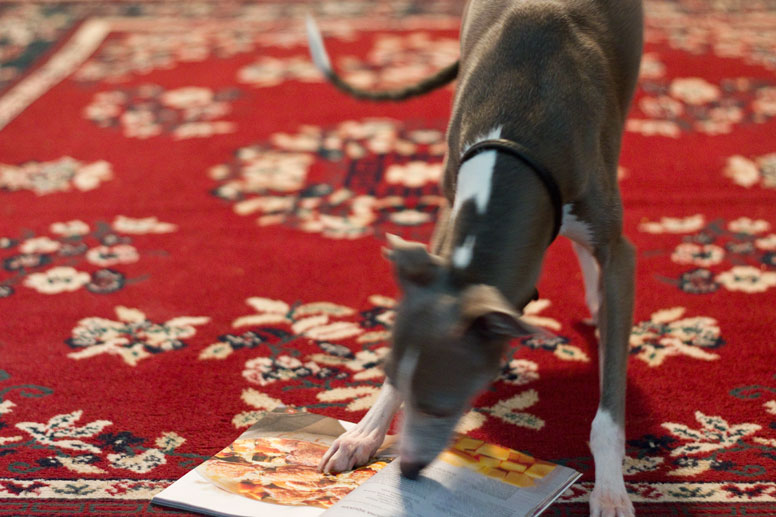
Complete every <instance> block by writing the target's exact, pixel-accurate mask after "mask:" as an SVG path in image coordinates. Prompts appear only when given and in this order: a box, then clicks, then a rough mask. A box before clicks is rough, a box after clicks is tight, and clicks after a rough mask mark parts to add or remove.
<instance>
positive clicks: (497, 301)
mask: <svg viewBox="0 0 776 517" xmlns="http://www.w3.org/2000/svg"><path fill="white" fill-rule="evenodd" d="M461 319H462V322H463V324H464V326H465V328H466V329H467V330H468V329H473V330H475V331H477V332H478V333H480V334H483V335H484V336H485V337H488V338H490V339H507V338H512V337H518V336H525V335H528V334H533V333H534V329H533V327H532V326H530V325H527V324H526V323H525V322H523V321H522V320H521V319H520V316H519V314H518V313H517V311H515V309H514V307H512V306H511V305H510V303H509V302H508V301H507V300H506V299H505V298H504V296H503V295H502V294H501V292H500V291H499V290H498V289H496V288H495V287H493V286H490V285H485V284H477V285H472V286H469V287H467V288H466V289H464V290H463V292H462V293H461Z"/></svg>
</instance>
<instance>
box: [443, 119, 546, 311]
mask: <svg viewBox="0 0 776 517" xmlns="http://www.w3.org/2000/svg"><path fill="white" fill-rule="evenodd" d="M493 136H494V135H490V134H489V137H493ZM480 140H481V139H480ZM455 189H456V194H455V203H454V205H453V208H452V212H451V215H450V223H451V224H450V225H449V227H448V228H449V230H448V232H449V234H448V236H447V238H446V239H445V240H446V241H447V243H448V245H447V246H446V249H445V250H443V255H444V256H445V258H447V259H448V263H449V264H450V274H451V279H452V280H453V282H454V283H456V284H460V285H468V284H476V283H484V284H488V285H493V286H495V287H497V288H498V289H499V290H500V291H501V293H502V294H503V295H504V296H505V297H506V298H507V299H508V300H509V301H510V302H512V303H513V304H514V305H515V306H516V307H518V308H521V307H523V306H524V305H525V304H526V303H527V302H528V301H529V300H530V299H531V298H532V296H533V293H534V288H535V285H536V282H537V281H538V278H539V274H540V272H541V263H542V259H543V257H544V252H545V250H546V248H547V246H548V244H549V242H550V240H551V238H552V237H553V228H554V224H555V217H556V216H555V210H554V205H553V202H552V200H551V197H550V195H549V194H548V192H547V188H546V186H545V185H544V184H543V183H542V181H541V180H540V179H539V177H538V176H537V175H536V172H535V171H534V170H532V168H531V166H529V165H528V164H527V163H525V162H524V161H522V160H520V159H519V158H517V157H515V156H513V155H511V154H509V153H504V152H499V151H497V150H485V151H483V152H481V153H479V154H477V155H475V156H473V157H471V158H470V159H468V160H466V161H465V162H463V163H462V164H461V165H460V167H459V171H458V174H457V181H456V186H455Z"/></svg>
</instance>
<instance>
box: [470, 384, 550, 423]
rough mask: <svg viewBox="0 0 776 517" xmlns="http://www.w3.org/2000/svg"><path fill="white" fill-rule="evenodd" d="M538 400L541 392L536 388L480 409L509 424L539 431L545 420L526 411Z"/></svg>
mask: <svg viewBox="0 0 776 517" xmlns="http://www.w3.org/2000/svg"><path fill="white" fill-rule="evenodd" d="M537 402H539V393H538V392H537V391H536V390H534V389H530V390H526V391H523V392H520V393H518V394H517V395H514V396H512V397H510V398H508V399H506V400H501V401H499V402H497V403H496V404H495V405H493V406H490V407H486V408H483V409H481V410H479V411H481V412H482V413H483V414H487V415H491V416H494V417H496V418H499V419H501V420H503V421H504V422H506V423H508V424H513V425H516V426H518V427H525V428H528V429H533V430H534V431H539V430H541V429H542V428H543V427H544V424H545V422H544V420H543V419H541V418H539V417H538V416H536V415H533V414H531V413H527V412H525V411H524V410H525V409H528V408H530V407H531V406H534V405H535V404H536V403H537Z"/></svg>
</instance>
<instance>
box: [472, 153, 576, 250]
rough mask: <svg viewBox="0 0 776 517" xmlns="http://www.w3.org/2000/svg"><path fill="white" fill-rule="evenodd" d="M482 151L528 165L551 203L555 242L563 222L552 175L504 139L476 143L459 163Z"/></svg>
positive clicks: (529, 154) (556, 186) (532, 158)
mask: <svg viewBox="0 0 776 517" xmlns="http://www.w3.org/2000/svg"><path fill="white" fill-rule="evenodd" d="M484 151H497V152H502V153H507V154H510V155H512V156H514V157H515V158H517V159H518V160H520V161H522V162H523V163H525V164H526V165H528V167H529V168H530V169H531V170H532V171H533V172H534V173H535V174H536V176H537V177H538V178H539V179H540V180H541V182H542V185H544V188H545V189H546V190H547V194H548V195H549V196H550V201H551V202H552V207H553V210H554V212H555V225H554V227H553V230H552V237H551V238H550V243H552V242H553V241H554V240H555V237H557V236H558V233H560V225H561V222H562V221H563V198H562V197H561V194H560V189H559V188H558V184H557V183H556V182H555V178H554V177H553V176H552V173H551V172H550V171H549V170H548V169H547V168H546V167H544V166H543V165H542V164H541V163H540V162H539V161H538V160H537V159H536V158H534V157H533V156H532V155H531V153H530V152H529V151H528V149H526V148H525V147H524V146H522V145H520V144H518V143H517V142H513V141H512V140H507V139H506V138H494V139H490V140H482V141H480V142H477V143H476V144H474V145H472V146H471V147H469V148H468V149H467V150H466V152H465V153H463V156H462V157H461V162H460V163H461V165H463V163H464V162H465V161H466V160H469V159H470V158H473V157H475V156H476V155H478V154H479V153H481V152H484ZM459 167H460V166H459Z"/></svg>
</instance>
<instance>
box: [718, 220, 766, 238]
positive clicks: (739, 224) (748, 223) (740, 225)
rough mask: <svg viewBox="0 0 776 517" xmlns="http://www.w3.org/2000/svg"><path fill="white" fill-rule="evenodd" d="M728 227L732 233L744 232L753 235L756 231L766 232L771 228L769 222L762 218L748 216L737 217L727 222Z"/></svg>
mask: <svg viewBox="0 0 776 517" xmlns="http://www.w3.org/2000/svg"><path fill="white" fill-rule="evenodd" d="M728 229H729V230H730V231H731V232H733V233H745V234H748V235H753V234H756V233H763V232H767V231H768V230H770V229H771V224H770V223H769V222H768V221H764V220H762V219H750V218H749V217H739V218H738V219H735V220H733V221H730V223H728Z"/></svg>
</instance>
